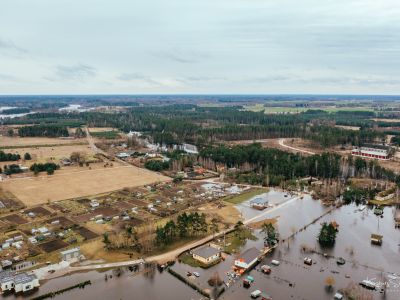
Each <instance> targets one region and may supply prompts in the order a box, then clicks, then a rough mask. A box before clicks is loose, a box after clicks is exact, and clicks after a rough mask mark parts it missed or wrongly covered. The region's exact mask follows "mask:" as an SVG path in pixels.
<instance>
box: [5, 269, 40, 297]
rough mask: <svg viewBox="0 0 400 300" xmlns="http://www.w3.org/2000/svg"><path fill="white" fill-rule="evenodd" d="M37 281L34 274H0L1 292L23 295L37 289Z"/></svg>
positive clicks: (7, 272)
mask: <svg viewBox="0 0 400 300" xmlns="http://www.w3.org/2000/svg"><path fill="white" fill-rule="evenodd" d="M39 286H40V284H39V279H38V278H37V277H36V276H35V275H34V274H28V273H16V272H12V271H2V272H0V287H1V292H2V293H5V292H15V293H21V292H22V293H25V292H28V291H31V290H33V289H35V288H37V287H39Z"/></svg>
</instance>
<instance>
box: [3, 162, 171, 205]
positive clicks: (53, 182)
mask: <svg viewBox="0 0 400 300" xmlns="http://www.w3.org/2000/svg"><path fill="white" fill-rule="evenodd" d="M168 179H169V178H168V177H165V176H162V175H159V174H157V173H154V172H151V171H149V170H145V169H141V168H137V167H134V166H118V167H112V168H98V169H92V170H90V169H83V170H81V171H75V172H56V173H55V174H54V175H51V176H48V175H44V176H39V177H25V178H16V179H10V180H6V181H3V182H2V187H3V189H4V190H5V191H9V192H11V193H12V194H13V195H15V197H17V198H18V199H19V200H21V201H22V202H23V203H24V204H25V205H27V206H34V205H38V204H43V203H47V202H53V201H59V200H64V199H70V198H79V197H84V196H89V195H95V194H101V193H106V192H111V191H115V190H119V189H122V188H124V187H134V186H141V185H145V184H151V183H154V182H160V181H167V180H168Z"/></svg>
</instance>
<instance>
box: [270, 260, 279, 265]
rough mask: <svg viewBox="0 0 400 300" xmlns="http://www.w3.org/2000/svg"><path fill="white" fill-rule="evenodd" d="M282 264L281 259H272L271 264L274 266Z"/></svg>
mask: <svg viewBox="0 0 400 300" xmlns="http://www.w3.org/2000/svg"><path fill="white" fill-rule="evenodd" d="M280 264H281V262H280V261H279V260H275V259H274V260H272V261H271V265H274V266H279V265H280Z"/></svg>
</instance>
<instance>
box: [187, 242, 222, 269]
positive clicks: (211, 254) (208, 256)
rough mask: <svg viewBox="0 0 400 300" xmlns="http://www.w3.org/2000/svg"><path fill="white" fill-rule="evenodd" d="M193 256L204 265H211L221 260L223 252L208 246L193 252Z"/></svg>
mask: <svg viewBox="0 0 400 300" xmlns="http://www.w3.org/2000/svg"><path fill="white" fill-rule="evenodd" d="M192 256H193V258H194V259H195V260H197V261H199V262H201V263H202V264H205V265H211V264H213V263H215V262H217V261H219V260H220V258H221V250H219V249H217V248H214V247H210V246H208V245H207V246H202V247H199V248H197V249H194V250H192Z"/></svg>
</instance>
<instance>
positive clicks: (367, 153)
mask: <svg viewBox="0 0 400 300" xmlns="http://www.w3.org/2000/svg"><path fill="white" fill-rule="evenodd" d="M351 154H352V155H353V156H359V157H365V158H374V159H381V160H387V159H389V152H388V150H386V149H377V148H367V147H360V148H358V147H355V148H353V150H352V151H351Z"/></svg>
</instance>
